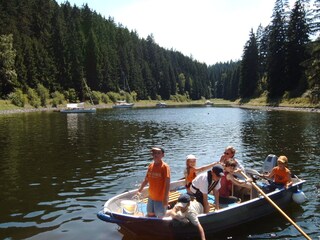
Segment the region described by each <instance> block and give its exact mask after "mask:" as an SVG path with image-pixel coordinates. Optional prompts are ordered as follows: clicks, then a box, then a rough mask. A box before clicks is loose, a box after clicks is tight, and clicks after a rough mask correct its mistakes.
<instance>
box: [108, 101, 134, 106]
mask: <svg viewBox="0 0 320 240" xmlns="http://www.w3.org/2000/svg"><path fill="white" fill-rule="evenodd" d="M133 106H134V103H127V102H126V101H125V100H123V101H116V102H115V103H114V105H113V106H112V108H132V107H133Z"/></svg>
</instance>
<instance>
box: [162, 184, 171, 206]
mask: <svg viewBox="0 0 320 240" xmlns="http://www.w3.org/2000/svg"><path fill="white" fill-rule="evenodd" d="M169 191H170V178H166V186H165V192H164V199H163V202H162V203H163V206H164V207H167V206H168V201H169Z"/></svg>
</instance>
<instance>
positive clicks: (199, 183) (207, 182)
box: [190, 165, 224, 213]
mask: <svg viewBox="0 0 320 240" xmlns="http://www.w3.org/2000/svg"><path fill="white" fill-rule="evenodd" d="M222 176H224V174H223V168H222V166H220V165H216V166H213V167H212V169H211V170H209V171H207V172H205V173H202V174H200V175H198V176H197V177H196V178H195V179H193V181H192V184H191V186H190V191H191V192H192V193H193V195H194V197H195V198H196V200H197V201H198V202H200V203H201V204H202V205H203V208H204V212H205V213H208V212H209V210H210V206H209V202H208V194H209V193H211V192H213V194H214V198H215V200H214V201H215V209H219V208H220V204H219V189H220V187H221V183H220V180H221V177H222Z"/></svg>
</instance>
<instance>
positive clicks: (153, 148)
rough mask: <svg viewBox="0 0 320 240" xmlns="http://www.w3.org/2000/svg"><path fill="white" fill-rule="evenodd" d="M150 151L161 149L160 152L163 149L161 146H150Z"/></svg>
mask: <svg viewBox="0 0 320 240" xmlns="http://www.w3.org/2000/svg"><path fill="white" fill-rule="evenodd" d="M151 151H161V152H162V153H164V149H163V148H162V147H157V146H154V147H152V148H151Z"/></svg>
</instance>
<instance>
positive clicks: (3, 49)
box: [0, 34, 18, 97]
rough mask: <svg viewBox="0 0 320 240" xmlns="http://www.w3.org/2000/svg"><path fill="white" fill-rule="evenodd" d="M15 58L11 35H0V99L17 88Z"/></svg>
mask: <svg viewBox="0 0 320 240" xmlns="http://www.w3.org/2000/svg"><path fill="white" fill-rule="evenodd" d="M15 57H16V51H15V50H14V48H13V36H12V34H10V35H0V97H5V96H6V95H7V94H9V93H10V92H12V91H13V90H14V88H15V87H18V81H17V73H16V70H15V65H14V63H15Z"/></svg>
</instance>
